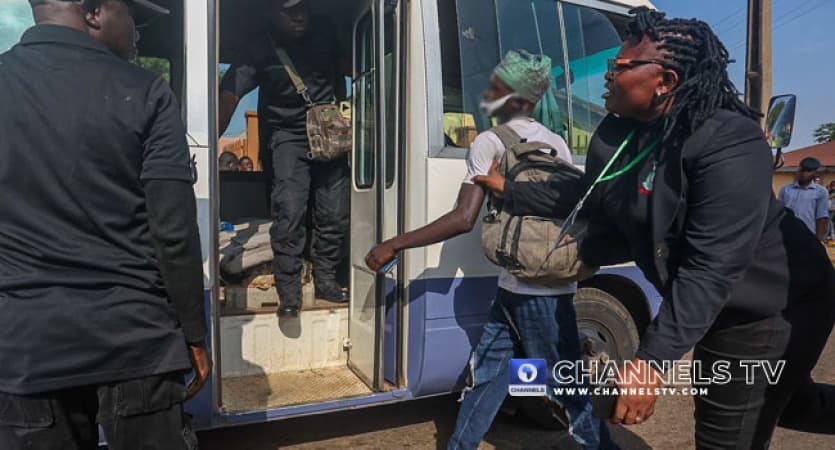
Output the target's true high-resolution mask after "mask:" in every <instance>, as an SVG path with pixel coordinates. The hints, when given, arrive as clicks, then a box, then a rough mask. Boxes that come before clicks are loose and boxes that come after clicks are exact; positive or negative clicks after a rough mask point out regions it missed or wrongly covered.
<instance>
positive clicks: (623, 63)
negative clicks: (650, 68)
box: [608, 58, 663, 73]
mask: <svg viewBox="0 0 835 450" xmlns="http://www.w3.org/2000/svg"><path fill="white" fill-rule="evenodd" d="M645 64H658V65H663V63H662V62H661V61H656V60H654V59H629V58H609V60H608V68H609V72H612V73H620V72H623V71H624V70H629V69H634V68H635V67H638V66H643V65H645Z"/></svg>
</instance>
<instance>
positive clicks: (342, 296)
mask: <svg viewBox="0 0 835 450" xmlns="http://www.w3.org/2000/svg"><path fill="white" fill-rule="evenodd" d="M315 283H316V298H318V299H321V300H326V301H329V302H334V303H346V302H348V301H349V300H350V299H351V298H350V296H349V295H348V292H346V291H343V290H342V286H340V285H339V283H337V282H336V280H329V279H326V280H315Z"/></svg>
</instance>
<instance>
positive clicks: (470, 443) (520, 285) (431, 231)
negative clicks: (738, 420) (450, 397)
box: [366, 51, 616, 449]
mask: <svg viewBox="0 0 835 450" xmlns="http://www.w3.org/2000/svg"><path fill="white" fill-rule="evenodd" d="M550 87H551V60H550V59H549V58H548V57H547V56H535V55H530V54H528V53H527V52H524V51H518V52H516V51H511V52H509V53H508V54H507V56H506V57H505V59H504V60H503V61H502V62H501V63H500V64H499V66H498V67H496V69H495V70H494V72H493V76H492V77H491V79H490V86H489V87H488V89H487V90H486V91H485V93H484V101H483V102H482V105H481V106H482V108H483V109H484V111H485V112H486V113H487V114H488V115H489V116H492V117H495V118H496V119H498V121H499V123H500V124H502V125H500V127H499V128H497V129H495V131H494V130H490V131H485V132H483V133H481V134H479V135H478V137H477V138H476V139H475V141H474V142H473V144H472V147H471V149H470V152H469V154H468V156H467V175H466V177H465V179H464V181H463V184H462V185H461V190H460V191H459V193H458V200H457V203H456V207H455V209H453V210H452V211H450V212H449V213H447V214H445V215H443V216H442V217H440V218H438V219H437V220H435V221H434V222H432V223H430V224H428V225H426V226H424V227H422V228H419V229H417V230H414V231H410V232H408V233H404V234H402V235H399V236H396V237H394V238H392V239H390V240H388V241H385V242H383V243H381V244H380V245H378V246H377V247H375V248H374V249H372V250H371V252H370V253H369V254H368V256H367V257H366V264H367V265H368V266H369V267H370V268H371V269H373V270H380V268H382V267H384V266H385V265H386V264H388V263H389V262H390V261H392V260H393V259H394V258H395V257H396V255H397V253H398V252H399V251H402V250H405V249H409V248H415V247H421V246H425V245H430V244H434V243H437V242H441V241H445V240H447V239H450V238H453V237H455V236H458V235H460V234H464V233H468V232H470V231H472V229H473V227H474V226H475V223H476V220H478V216H479V212H480V211H481V206H482V204H483V203H484V198H485V192H484V191H483V190H482V189H481V188H480V187H478V186H477V185H474V184H473V183H472V179H473V177H475V176H477V175H483V174H487V173H488V172H489V170H490V167H491V166H492V165H493V163H494V162H495V161H497V160H499V159H501V158H502V156H503V155H504V153H505V150H506V149H507V146H506V145H505V144H504V143H503V142H502V139H501V138H500V137H499V135H500V134H504V135H506V134H508V133H507V131H510V134H511V135H512V134H513V133H515V134H516V135H518V138H519V140H520V142H527V143H531V142H538V143H542V144H543V149H542V151H544V152H548V153H551V152H554V151H556V153H557V156H558V157H559V158H560V159H562V160H563V161H566V162H570V161H571V153H570V151H569V149H568V147H567V146H566V144H565V142H564V141H563V139H562V138H561V137H560V136H559V135H557V134H554V133H553V132H551V131H550V130H548V129H547V128H546V127H545V126H543V125H542V124H541V123H540V122H538V121H536V120H534V119H533V118H532V116H533V115H534V111H535V110H536V111H537V113H540V112H545V111H543V109H546V108H543V107H540V108H537V104H538V103H539V102H540V100H542V99H543V97H544V96H545V95H546V94H547V95H553V94H551V93H550ZM542 103H543V104H546V103H550V104H554V103H551V102H550V101H549V102H546V101H543V102H542ZM505 140H507V139H505ZM548 244H553V243H546V242H543V246H547V245H548ZM498 287H499V289H498V293H497V296H496V299H495V300H494V302H493V307H492V309H491V312H490V317H489V319H488V322H487V324H486V325H485V326H484V334H483V335H482V338H481V341H480V343H479V344H478V346H477V348H476V349H475V351H474V353H473V357H472V361H471V368H472V369H471V370H472V372H471V374H470V386H469V387H467V388H466V389H465V395H464V396H463V402H462V405H461V409H460V411H459V413H458V420H457V423H456V426H455V431H454V432H453V435H452V437H451V438H450V442H449V444H448V447H449V449H462V448H466V449H475V448H477V447H478V445H479V443H480V442H481V438H482V437H483V436H484V434H485V433H486V432H487V430H488V429H489V428H490V424H491V423H492V421H493V418H494V417H495V415H496V413H497V412H498V410H499V408H500V406H501V404H502V402H503V401H504V399H505V396H506V395H507V393H508V385H509V382H510V376H511V374H510V369H509V362H510V360H511V359H512V358H537V359H545V360H546V363H547V365H548V367H549V368H551V367H553V366H554V365H555V364H556V362H557V361H559V360H570V361H577V360H579V359H580V342H579V336H578V331H577V322H576V317H575V311H574V304H573V297H574V294H575V293H576V291H577V285H576V283H562V284H554V283H551V284H533V283H527V282H524V281H522V280H520V279H518V278H516V277H515V276H514V275H512V274H511V273H510V272H509V271H508V270H507V269H504V268H503V269H502V271H501V274H500V275H499V286H498ZM554 387H555V385H554V379H553V377H551V376H550V374H549V376H548V394H549V397H550V399H551V400H553V401H556V402H558V403H559V404H561V405H562V406H564V407H565V409H566V412H567V414H568V416H569V420H570V422H571V427H570V430H571V433H572V436H573V437H574V438H575V440H576V441H577V442H578V443H579V444H580V445H581V446H583V448H588V449H596V448H616V446H615V444H614V443H613V442H612V441H611V439H610V437H609V433H608V428H607V427H606V425H605V424H604V423H603V421H601V420H599V419H596V418H594V416H593V413H592V404H591V401H590V400H589V398H588V397H586V396H579V395H575V396H559V397H556V396H554V391H553V388H554Z"/></svg>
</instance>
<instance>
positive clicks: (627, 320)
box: [574, 287, 640, 361]
mask: <svg viewBox="0 0 835 450" xmlns="http://www.w3.org/2000/svg"><path fill="white" fill-rule="evenodd" d="M574 309H575V310H576V311H577V328H578V329H579V331H580V350H581V351H582V355H583V359H586V360H593V359H597V360H599V361H608V360H612V361H623V360H631V359H632V357H633V356H635V352H636V351H637V350H638V344H639V343H640V336H639V334H638V327H637V326H636V325H635V321H634V320H633V319H632V315H630V314H629V310H627V309H626V307H625V306H624V305H623V303H621V302H619V301H618V299H617V298H615V297H614V296H612V295H611V294H609V293H607V292H605V291H602V290H600V289H596V288H592V287H587V288H581V289H579V290H578V291H577V295H576V296H575V297H574Z"/></svg>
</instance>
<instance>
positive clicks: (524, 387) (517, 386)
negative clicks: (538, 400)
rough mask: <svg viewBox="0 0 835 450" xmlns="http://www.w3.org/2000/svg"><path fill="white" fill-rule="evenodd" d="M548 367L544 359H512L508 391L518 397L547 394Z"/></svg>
mask: <svg viewBox="0 0 835 450" xmlns="http://www.w3.org/2000/svg"><path fill="white" fill-rule="evenodd" d="M547 378H548V368H547V366H546V364H545V360H544V359H511V360H510V386H509V387H508V392H509V393H510V395H513V396H517V397H541V396H543V395H545V389H546V386H545V383H546V380H547Z"/></svg>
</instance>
